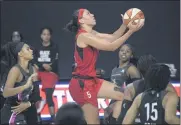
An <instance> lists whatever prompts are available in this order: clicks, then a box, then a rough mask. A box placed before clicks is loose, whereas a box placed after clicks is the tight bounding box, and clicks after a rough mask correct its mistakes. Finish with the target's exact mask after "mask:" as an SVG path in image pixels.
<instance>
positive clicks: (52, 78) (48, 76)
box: [38, 72, 58, 90]
mask: <svg viewBox="0 0 181 125" xmlns="http://www.w3.org/2000/svg"><path fill="white" fill-rule="evenodd" d="M38 78H39V79H40V80H41V84H42V90H44V89H46V88H54V87H55V85H56V83H57V81H58V75H57V74H55V73H53V72H38Z"/></svg>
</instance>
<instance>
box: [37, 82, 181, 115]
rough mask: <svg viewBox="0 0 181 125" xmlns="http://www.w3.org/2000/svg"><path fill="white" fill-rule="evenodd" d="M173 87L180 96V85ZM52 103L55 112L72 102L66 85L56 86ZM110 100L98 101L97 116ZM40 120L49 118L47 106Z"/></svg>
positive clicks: (176, 84) (42, 94)
mask: <svg viewBox="0 0 181 125" xmlns="http://www.w3.org/2000/svg"><path fill="white" fill-rule="evenodd" d="M173 86H174V87H175V89H176V91H177V93H178V95H179V96H180V83H173ZM41 88H42V85H40V95H41V97H42V98H43V99H45V93H44V92H43V91H42V90H41ZM53 101H54V103H55V111H57V109H58V108H59V107H61V106H62V104H65V103H66V102H74V101H73V99H72V97H71V96H70V93H69V90H68V84H57V85H56V87H55V91H54V93H53ZM109 102H110V100H109V99H98V106H99V116H104V110H103V109H105V108H106V107H107V106H108V104H109ZM177 115H180V113H179V112H177ZM41 116H42V118H47V117H50V115H49V111H48V105H47V104H46V105H45V107H44V108H43V110H42V111H41Z"/></svg>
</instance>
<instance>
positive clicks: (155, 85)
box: [145, 64, 170, 92]
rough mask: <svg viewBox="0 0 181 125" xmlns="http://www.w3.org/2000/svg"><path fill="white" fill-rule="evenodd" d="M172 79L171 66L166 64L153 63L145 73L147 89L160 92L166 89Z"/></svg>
mask: <svg viewBox="0 0 181 125" xmlns="http://www.w3.org/2000/svg"><path fill="white" fill-rule="evenodd" d="M169 79H170V70H169V67H168V66H167V65H165V64H153V65H152V66H151V67H150V68H149V69H148V71H147V73H146V75H145V84H146V89H151V90H155V91H157V92H160V91H162V90H164V89H166V87H167V85H168V83H169Z"/></svg>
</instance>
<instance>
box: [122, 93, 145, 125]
mask: <svg viewBox="0 0 181 125" xmlns="http://www.w3.org/2000/svg"><path fill="white" fill-rule="evenodd" d="M141 96H142V94H139V95H138V96H137V97H136V98H135V100H134V102H133V104H132V105H131V107H130V108H129V110H128V112H127V113H126V116H125V117H124V120H123V123H122V124H132V123H134V121H135V118H136V115H137V112H138V108H139V106H140V103H141Z"/></svg>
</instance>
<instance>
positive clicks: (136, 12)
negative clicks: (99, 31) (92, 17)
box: [123, 8, 145, 25]
mask: <svg viewBox="0 0 181 125" xmlns="http://www.w3.org/2000/svg"><path fill="white" fill-rule="evenodd" d="M139 19H141V20H140V21H141V22H144V21H145V16H144V13H143V11H141V10H140V9H138V8H131V9H129V10H127V11H126V12H125V14H124V16H123V23H124V24H125V25H128V24H129V22H130V21H131V20H133V24H134V25H135V24H137V23H138V21H139Z"/></svg>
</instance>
